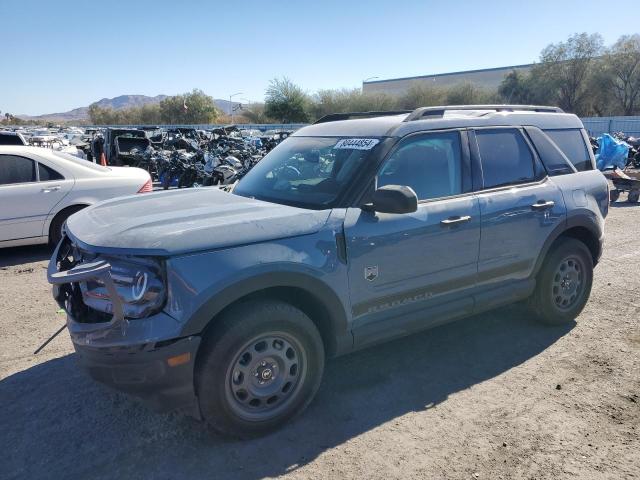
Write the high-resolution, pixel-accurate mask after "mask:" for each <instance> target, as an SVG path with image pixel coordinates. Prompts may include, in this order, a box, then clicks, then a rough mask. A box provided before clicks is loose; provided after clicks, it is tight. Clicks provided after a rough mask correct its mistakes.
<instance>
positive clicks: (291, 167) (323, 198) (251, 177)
mask: <svg viewBox="0 0 640 480" xmlns="http://www.w3.org/2000/svg"><path fill="white" fill-rule="evenodd" d="M379 143H380V139H376V138H342V137H290V138H288V139H286V140H285V141H283V142H282V143H281V144H280V145H278V146H277V147H276V148H274V149H273V150H272V151H271V152H269V154H268V155H267V156H265V157H264V158H263V159H262V160H261V161H260V162H258V164H257V165H256V166H255V167H253V168H252V169H251V170H250V171H249V173H247V175H246V176H245V177H244V178H243V179H242V180H240V182H239V183H238V185H236V188H234V190H233V193H235V194H236V195H241V196H243V197H253V198H257V199H259V200H266V201H268V202H274V203H283V204H286V205H293V206H299V207H303V208H312V209H317V210H321V209H325V208H331V207H332V206H333V202H334V201H335V200H336V199H337V198H338V196H339V195H340V194H341V193H342V192H344V190H345V189H346V187H347V185H349V183H350V182H351V180H352V179H353V177H354V175H355V174H356V173H357V172H358V171H359V170H360V168H361V167H362V165H363V164H364V162H365V160H366V159H367V158H368V157H369V156H370V154H371V152H372V150H374V149H375V147H376V146H377V145H378V144H379Z"/></svg>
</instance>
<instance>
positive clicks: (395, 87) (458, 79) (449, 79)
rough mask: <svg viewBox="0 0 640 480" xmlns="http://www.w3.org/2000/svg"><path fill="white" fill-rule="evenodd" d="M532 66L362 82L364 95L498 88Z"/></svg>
mask: <svg viewBox="0 0 640 480" xmlns="http://www.w3.org/2000/svg"><path fill="white" fill-rule="evenodd" d="M532 66H533V64H531V63H529V64H526V65H512V66H509V67H496V68H484V69H481V70H467V71H463V72H451V73H437V74H434V75H421V76H417V77H403V78H389V79H387V80H369V81H364V82H362V90H363V92H364V93H388V94H392V95H402V94H403V93H406V92H407V91H408V90H409V88H411V87H412V86H414V85H432V86H437V87H451V86H453V85H458V84H461V83H472V84H473V85H475V86H477V87H482V88H491V89H494V88H498V86H499V85H500V82H502V80H503V79H504V77H506V76H507V75H508V74H509V73H510V72H512V71H513V70H515V71H518V72H522V73H526V72H528V71H529V70H530V69H531V67H532Z"/></svg>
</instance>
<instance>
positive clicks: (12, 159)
mask: <svg viewBox="0 0 640 480" xmlns="http://www.w3.org/2000/svg"><path fill="white" fill-rule="evenodd" d="M35 181H36V162H34V161H33V160H30V159H28V158H24V157H18V156H16V155H0V185H10V184H12V183H27V182H35Z"/></svg>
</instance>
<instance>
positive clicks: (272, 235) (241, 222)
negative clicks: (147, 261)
mask: <svg viewBox="0 0 640 480" xmlns="http://www.w3.org/2000/svg"><path fill="white" fill-rule="evenodd" d="M329 214H330V210H320V211H316V210H306V209H301V208H294V207H289V206H285V205H279V204H275V203H269V202H263V201H260V200H255V199H252V198H246V197H240V196H237V195H233V194H231V193H227V192H224V191H222V190H220V189H218V188H214V187H208V188H194V189H189V190H176V191H173V192H172V191H169V192H156V193H146V194H141V195H134V196H130V197H121V198H116V199H113V200H108V201H106V202H101V203H98V204H96V205H94V206H91V207H88V208H85V209H84V210H81V211H80V212H78V213H76V214H75V215H72V216H71V217H69V219H68V220H67V233H68V235H69V236H70V237H71V238H72V239H73V240H74V241H75V242H76V243H78V245H79V246H80V247H82V248H85V249H89V250H92V251H95V252H103V253H120V254H123V253H126V254H131V255H163V256H165V255H176V254H182V253H189V252H195V251H202V250H212V249H216V248H224V247H231V246H238V245H246V244H250V243H256V242H264V241H268V240H275V239H278V238H286V237H292V236H297V235H305V234H310V233H315V232H317V231H318V230H319V229H320V228H321V227H322V226H323V225H324V224H325V222H326V221H327V218H328V217H329Z"/></svg>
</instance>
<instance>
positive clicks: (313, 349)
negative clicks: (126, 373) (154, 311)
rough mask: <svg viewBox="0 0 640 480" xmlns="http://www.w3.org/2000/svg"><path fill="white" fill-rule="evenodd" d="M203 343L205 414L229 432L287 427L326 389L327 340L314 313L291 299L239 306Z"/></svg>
mask: <svg viewBox="0 0 640 480" xmlns="http://www.w3.org/2000/svg"><path fill="white" fill-rule="evenodd" d="M201 348H202V350H201V352H200V353H199V355H198V362H197V366H196V392H197V395H198V402H199V405H200V412H201V414H202V417H203V418H204V420H205V421H206V422H207V423H208V424H209V425H211V426H212V427H213V428H214V429H215V430H217V431H218V432H220V433H223V434H226V435H230V436H234V437H239V438H247V437H254V436H258V435H263V434H265V433H267V432H270V431H272V430H274V429H276V428H278V427H280V426H281V425H282V424H284V423H285V422H286V421H288V420H289V419H291V418H292V417H294V416H295V415H297V414H299V413H300V412H302V411H303V410H304V409H305V408H306V407H307V405H308V404H309V403H310V402H311V400H312V399H313V397H314V396H315V394H316V392H317V391H318V388H319V387H320V381H321V379H322V371H323V369H324V347H323V343H322V338H321V337H320V334H319V332H318V329H317V328H316V326H315V325H314V323H313V322H312V321H311V319H310V318H309V317H308V316H307V315H305V314H304V313H303V312H302V311H301V310H299V309H297V308H295V307H294V306H292V305H289V304H287V303H284V302H280V301H271V300H266V301H251V302H247V303H242V304H239V305H237V306H235V307H232V308H231V309H230V310H229V311H228V312H225V313H223V316H222V318H220V319H219V321H218V322H217V323H216V325H215V327H214V328H213V329H212V330H211V331H210V332H208V333H207V335H206V336H205V338H204V342H203V346H202V347H201Z"/></svg>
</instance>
